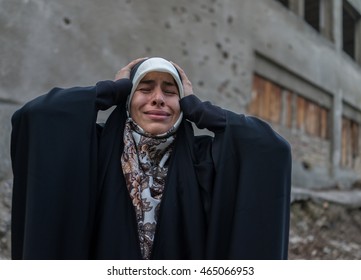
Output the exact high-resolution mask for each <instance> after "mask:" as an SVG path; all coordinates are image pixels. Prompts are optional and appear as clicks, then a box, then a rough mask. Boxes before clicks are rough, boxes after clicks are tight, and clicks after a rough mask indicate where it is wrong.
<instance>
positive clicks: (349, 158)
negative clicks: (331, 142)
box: [341, 117, 360, 168]
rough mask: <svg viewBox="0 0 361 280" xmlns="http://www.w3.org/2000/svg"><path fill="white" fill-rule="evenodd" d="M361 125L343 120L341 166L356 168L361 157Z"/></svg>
mask: <svg viewBox="0 0 361 280" xmlns="http://www.w3.org/2000/svg"><path fill="white" fill-rule="evenodd" d="M359 141H360V125H359V123H357V122H355V121H353V120H351V119H349V118H347V117H343V118H342V139H341V147H342V148H341V165H342V166H344V167H349V168H354V167H355V161H356V159H357V158H358V157H360V143H359Z"/></svg>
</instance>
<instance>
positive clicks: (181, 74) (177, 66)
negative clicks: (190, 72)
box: [170, 61, 188, 81]
mask: <svg viewBox="0 0 361 280" xmlns="http://www.w3.org/2000/svg"><path fill="white" fill-rule="evenodd" d="M170 63H172V64H173V65H174V67H175V68H177V70H178V72H179V74H180V76H181V79H182V80H183V81H184V80H188V77H187V75H186V73H185V72H184V70H183V69H182V68H181V67H180V66H179V65H178V64H177V63H175V62H173V61H171V62H170Z"/></svg>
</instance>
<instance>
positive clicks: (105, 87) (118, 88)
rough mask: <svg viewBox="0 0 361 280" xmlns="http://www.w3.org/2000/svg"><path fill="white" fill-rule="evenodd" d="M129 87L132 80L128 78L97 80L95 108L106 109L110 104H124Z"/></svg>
mask: <svg viewBox="0 0 361 280" xmlns="http://www.w3.org/2000/svg"><path fill="white" fill-rule="evenodd" d="M131 88H132V82H131V81H130V80H129V79H119V80H117V81H100V82H98V83H97V84H96V101H95V103H96V108H97V109H98V110H107V109H108V108H110V107H111V106H114V105H119V104H122V103H124V104H125V102H126V100H127V97H128V95H129V93H130V90H131Z"/></svg>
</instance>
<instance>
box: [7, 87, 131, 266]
mask: <svg viewBox="0 0 361 280" xmlns="http://www.w3.org/2000/svg"><path fill="white" fill-rule="evenodd" d="M130 88H131V82H130V81H129V80H119V81H117V82H112V81H103V82H99V83H98V84H97V85H96V86H91V87H73V88H70V89H61V88H53V89H52V90H51V91H50V92H49V93H47V94H45V95H42V96H40V97H38V98H36V99H34V100H32V101H30V102H28V103H27V104H25V105H24V106H23V107H22V108H20V109H19V110H18V111H16V112H15V113H14V115H13V116H12V134H11V160H12V169H13V175H14V183H13V202H12V258H13V259H87V258H89V252H90V251H91V233H92V227H93V220H94V209H95V201H96V196H97V169H98V167H97V157H98V154H97V145H98V144H97V133H96V118H97V111H98V110H99V109H101V110H104V109H107V108H109V107H111V106H112V105H115V104H119V102H125V100H126V97H127V96H128V94H129V92H130Z"/></svg>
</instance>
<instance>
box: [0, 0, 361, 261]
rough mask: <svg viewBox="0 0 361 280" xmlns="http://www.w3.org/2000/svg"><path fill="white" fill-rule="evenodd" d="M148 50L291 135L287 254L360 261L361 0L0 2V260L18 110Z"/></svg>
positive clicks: (216, 97)
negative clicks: (14, 116)
mask: <svg viewBox="0 0 361 280" xmlns="http://www.w3.org/2000/svg"><path fill="white" fill-rule="evenodd" d="M143 56H161V57H164V58H167V59H169V60H172V61H175V62H177V63H178V64H179V65H180V66H181V67H182V68H183V69H184V70H185V71H186V73H187V75H188V77H189V78H190V80H191V81H192V83H193V86H194V90H195V93H196V94H197V95H198V96H199V97H200V98H201V99H203V100H210V101H211V102H213V103H215V104H217V105H219V106H222V107H223V108H226V109H230V110H233V111H236V112H239V113H244V114H252V115H256V116H259V117H260V118H262V119H264V120H266V121H268V122H269V123H270V124H271V125H272V126H273V128H274V129H275V130H277V131H278V132H279V133H280V134H281V135H283V136H284V137H285V138H286V139H287V140H288V141H289V142H290V143H291V145H292V152H293V174H292V180H293V183H292V212H291V229H290V246H289V247H290V249H289V258H290V259H361V234H360V231H361V140H360V139H361V129H360V126H361V71H360V70H361V0H257V1H254V0H242V1H237V0H197V1H191V0H183V1H181V0H167V1H163V0H151V1H144V0H103V1H97V0H60V1H59V0H0V133H1V134H0V259H9V258H10V240H11V232H10V219H11V215H10V209H11V191H12V170H11V162H10V155H9V150H10V133H11V121H10V120H11V115H12V114H13V112H14V111H15V110H16V109H18V108H19V107H20V106H22V105H23V104H24V103H25V102H27V101H29V100H31V99H33V98H35V97H36V96H38V95H40V94H44V93H46V92H47V91H49V90H50V89H51V88H52V87H55V86H57V87H71V86H88V85H95V83H96V82H97V81H100V80H107V79H113V78H114V76H115V73H116V72H117V71H118V70H119V69H120V68H122V67H123V66H124V65H125V64H127V63H128V62H130V61H131V60H132V59H134V58H137V57H143ZM106 114H107V113H105V115H103V116H102V117H103V118H105V117H106ZM64 133H66V131H64ZM49 164H51V163H49Z"/></svg>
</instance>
